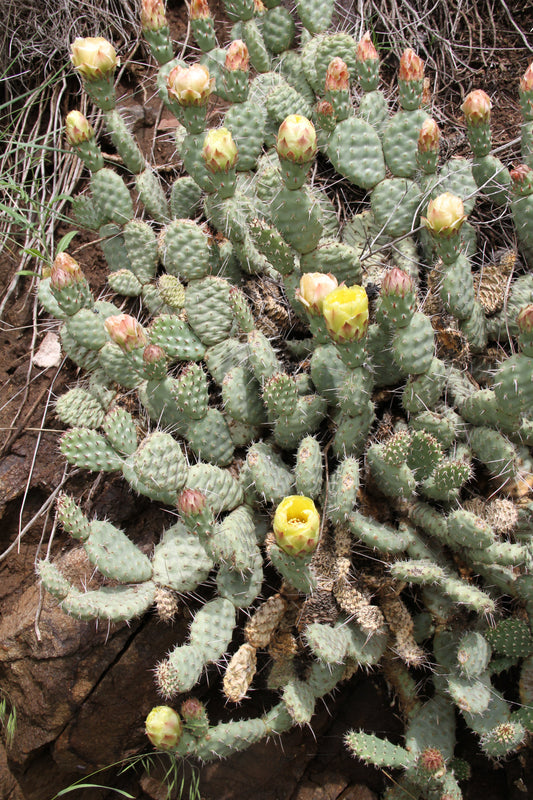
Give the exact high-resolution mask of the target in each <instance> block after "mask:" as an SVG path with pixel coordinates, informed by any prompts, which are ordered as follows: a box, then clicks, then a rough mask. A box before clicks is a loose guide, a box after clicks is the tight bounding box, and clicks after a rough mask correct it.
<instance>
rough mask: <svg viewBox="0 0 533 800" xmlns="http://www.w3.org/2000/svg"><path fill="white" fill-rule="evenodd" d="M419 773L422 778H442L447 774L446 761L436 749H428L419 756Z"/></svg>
mask: <svg viewBox="0 0 533 800" xmlns="http://www.w3.org/2000/svg"><path fill="white" fill-rule="evenodd" d="M417 771H418V773H419V775H421V776H422V777H424V778H426V779H429V778H441V777H442V776H443V775H444V774H445V772H446V760H445V758H444V756H443V754H442V753H441V751H440V750H438V749H437V748H436V747H426V748H425V750H422V752H421V753H420V755H419V756H418V761H417Z"/></svg>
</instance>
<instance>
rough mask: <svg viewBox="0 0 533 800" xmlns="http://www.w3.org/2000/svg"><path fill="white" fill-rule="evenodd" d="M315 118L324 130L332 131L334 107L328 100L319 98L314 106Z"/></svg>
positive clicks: (334, 123) (334, 121) (334, 122)
mask: <svg viewBox="0 0 533 800" xmlns="http://www.w3.org/2000/svg"><path fill="white" fill-rule="evenodd" d="M315 114H316V120H317V122H318V124H319V125H320V127H321V128H323V129H324V130H325V131H333V130H334V128H335V126H336V124H337V119H336V117H335V109H334V108H333V106H332V104H331V103H330V102H329V101H328V100H320V101H319V102H318V103H317V104H316V107H315Z"/></svg>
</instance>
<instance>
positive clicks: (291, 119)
mask: <svg viewBox="0 0 533 800" xmlns="http://www.w3.org/2000/svg"><path fill="white" fill-rule="evenodd" d="M277 150H278V155H279V157H280V158H286V159H287V160H288V161H293V162H294V163H295V164H306V163H307V162H308V161H312V159H313V158H314V157H315V155H316V151H317V143H316V132H315V127H314V125H313V123H312V122H310V121H309V120H308V119H307V118H306V117H302V116H301V115H300V114H291V115H290V116H288V117H287V118H286V119H284V120H283V122H282V123H281V125H280V126H279V130H278V143H277Z"/></svg>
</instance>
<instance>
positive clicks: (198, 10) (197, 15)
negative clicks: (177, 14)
mask: <svg viewBox="0 0 533 800" xmlns="http://www.w3.org/2000/svg"><path fill="white" fill-rule="evenodd" d="M210 16H211V12H210V10H209V3H208V2H207V0H191V1H190V3H189V17H190V19H207V18H208V17H210Z"/></svg>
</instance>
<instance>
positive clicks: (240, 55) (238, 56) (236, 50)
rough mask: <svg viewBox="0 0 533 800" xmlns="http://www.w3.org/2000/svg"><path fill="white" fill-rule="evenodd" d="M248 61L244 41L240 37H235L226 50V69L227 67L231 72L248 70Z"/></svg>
mask: <svg viewBox="0 0 533 800" xmlns="http://www.w3.org/2000/svg"><path fill="white" fill-rule="evenodd" d="M249 61H250V57H249V55H248V48H247V47H246V45H245V43H244V42H243V41H242V39H235V41H234V42H232V43H231V44H230V46H229V47H228V50H227V52H226V69H229V70H230V71H231V72H234V71H235V70H240V71H241V72H248V69H249Z"/></svg>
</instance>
